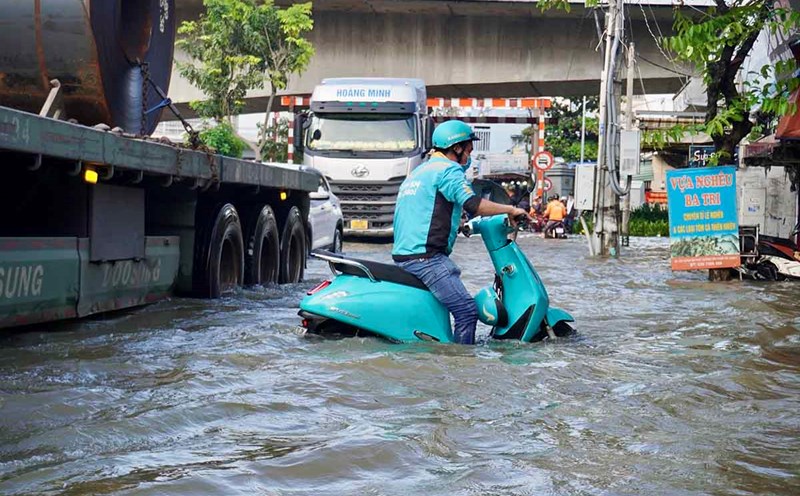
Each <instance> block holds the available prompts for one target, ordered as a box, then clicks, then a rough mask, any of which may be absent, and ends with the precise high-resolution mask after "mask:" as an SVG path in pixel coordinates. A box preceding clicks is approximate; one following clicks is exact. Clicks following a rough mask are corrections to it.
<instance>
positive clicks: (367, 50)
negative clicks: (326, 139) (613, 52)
mask: <svg viewBox="0 0 800 496" xmlns="http://www.w3.org/2000/svg"><path fill="white" fill-rule="evenodd" d="M642 1H643V3H642V4H640V3H633V2H631V3H630V4H627V5H626V15H627V17H628V22H627V23H626V24H627V26H626V27H627V29H628V32H629V33H631V36H632V41H633V42H634V43H636V49H637V53H638V54H639V56H638V62H639V66H638V70H637V77H638V76H641V79H642V83H643V85H644V87H645V88H646V92H647V93H674V92H677V91H678V90H679V89H680V88H681V86H682V85H683V83H684V81H685V80H686V78H685V77H682V76H681V74H679V73H682V74H689V73H691V72H692V70H691V68H687V67H676V66H675V65H673V63H672V62H670V61H669V60H666V59H665V57H664V56H663V55H662V53H661V51H660V50H659V49H658V47H657V46H656V42H655V40H654V36H653V35H658V34H659V33H663V34H665V35H668V34H669V33H671V31H672V29H671V28H672V9H673V4H672V3H671V2H670V1H669V0H642ZM276 3H277V4H278V5H288V4H291V3H293V0H277V1H276ZM684 4H691V5H693V6H695V7H704V6H707V5H710V4H711V2H709V1H708V0H689V1H687V2H684ZM202 9H203V7H202V0H177V11H178V12H177V14H178V19H179V21H181V20H184V19H192V18H197V17H198V15H199V14H200V12H202ZM598 19H599V23H600V27H599V29H602V26H603V25H604V19H603V13H602V12H598ZM314 23H315V24H314V30H313V32H312V33H311V34H310V36H309V37H310V39H311V41H312V42H313V44H314V47H315V48H316V55H315V57H314V58H313V59H312V62H311V65H310V67H309V69H308V70H307V71H306V72H305V73H304V74H303V75H302V76H300V77H294V78H292V79H291V81H290V85H289V88H288V89H287V90H286V91H285V92H282V94H295V95H297V94H308V93H311V90H312V89H313V87H314V85H316V84H317V83H318V82H319V81H320V80H321V79H323V78H326V77H336V76H386V77H419V78H422V79H423V80H425V82H426V83H427V85H428V92H429V96H433V97H477V98H481V97H529V96H579V95H589V94H597V93H599V88H600V80H599V78H600V72H601V69H602V63H603V61H602V56H601V54H600V52H599V51H597V50H596V49H595V48H596V46H597V44H598V25H597V24H596V22H595V18H594V15H593V13H592V11H591V10H589V9H586V8H585V7H584V6H583V3H582V2H576V3H573V5H572V9H571V11H570V12H564V11H561V10H551V11H546V12H541V11H540V10H539V8H538V7H537V5H536V1H535V0H474V1H472V0H458V1H452V0H411V1H397V0H315V1H314ZM641 91H642V90H641V84H639V83H637V84H636V92H637V93H641ZM170 94H171V96H172V98H173V99H174V100H175V101H176V102H187V101H190V100H193V99H200V98H202V95H201V94H200V93H199V92H198V91H197V90H195V89H194V88H192V87H191V86H190V85H188V83H187V82H186V81H184V80H182V79H180V78H179V77H177V76H176V77H175V78H174V79H173V84H172V87H171V89H170ZM266 95H267V92H265V91H261V92H254V93H253V94H252V95H250V98H249V100H248V106H247V109H246V111H247V112H259V111H263V109H264V108H265V106H266Z"/></svg>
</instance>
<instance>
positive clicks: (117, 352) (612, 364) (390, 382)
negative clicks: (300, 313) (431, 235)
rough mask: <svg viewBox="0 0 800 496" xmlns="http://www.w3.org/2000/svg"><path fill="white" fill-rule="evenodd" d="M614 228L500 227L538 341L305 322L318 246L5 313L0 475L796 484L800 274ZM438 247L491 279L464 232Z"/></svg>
mask: <svg viewBox="0 0 800 496" xmlns="http://www.w3.org/2000/svg"><path fill="white" fill-rule="evenodd" d="M631 244H632V246H631V248H630V249H628V250H626V252H625V255H624V257H623V258H622V259H621V260H611V261H600V260H593V259H590V258H588V257H587V250H586V246H585V241H584V240H583V239H581V238H578V237H575V238H572V239H569V240H543V239H540V238H535V237H532V236H524V237H521V238H520V245H521V246H522V247H523V249H524V250H525V251H526V252H527V253H528V254H529V256H530V257H531V259H532V260H533V262H534V264H535V266H536V267H537V269H538V270H539V272H540V274H541V276H542V279H543V280H544V281H545V283H546V284H547V286H548V290H549V293H550V297H551V302H552V303H553V304H555V305H557V306H561V307H562V308H564V309H566V310H568V311H569V312H571V313H572V314H573V315H574V316H575V317H576V319H577V326H578V328H579V331H578V333H577V334H576V335H575V336H573V337H571V338H567V339H562V340H559V341H557V342H551V343H545V344H520V343H508V342H483V343H482V344H480V345H478V346H476V347H460V346H455V345H430V344H420V345H413V346H412V345H397V344H390V343H387V342H383V341H381V340H378V339H375V338H351V339H342V340H323V339H318V338H310V337H304V336H302V335H300V334H298V333H297V332H296V331H295V326H296V325H297V324H298V317H297V316H296V312H297V305H298V302H299V300H300V298H301V297H302V296H303V294H304V292H305V291H306V290H307V289H308V288H309V287H311V286H313V285H315V284H316V283H317V282H319V281H321V280H323V279H324V278H326V277H327V276H328V274H329V272H328V268H327V266H326V265H324V264H322V263H320V262H313V263H311V265H310V266H309V271H308V272H309V273H308V276H307V279H306V282H304V283H303V284H298V285H292V286H285V287H274V288H266V289H258V290H243V291H241V292H239V293H237V294H235V295H232V296H229V297H226V298H223V299H221V300H217V301H200V300H191V299H173V300H171V301H167V302H163V303H159V304H156V305H152V306H149V307H146V308H142V309H138V310H135V311H131V312H124V313H117V314H114V315H111V316H108V317H104V318H101V319H91V320H84V321H80V322H71V323H65V324H58V325H48V326H43V327H37V328H33V329H28V330H26V331H25V332H13V333H9V332H5V333H3V334H0V494H3V495H22V494H26V495H27V494H70V495H90V494H92V495H93V494H125V495H162V494H164V495H196V494H220V495H237V494H242V495H245V494H246V495H251V494H264V495H305V494H310V495H315V496H320V495H343V494H354V495H401V496H408V495H416V494H420V495H423V494H424V495H506V494H508V495H512V494H514V495H516V494H519V495H524V494H530V495H534V494H535V495H542V494H545V495H546V494H559V495H560V494H580V495H584V494H585V495H595V494H597V495H615V494H631V495H634V494H635V495H642V494H650V495H661V494H690V495H695V494H697V495H699V494H710V495H722V494H726V495H727V494H732V495H748V494H754V495H755V494H759V495H761V494H800V413H799V412H800V376H798V372H800V332H799V331H798V329H800V311H799V310H798V304H797V302H798V296H800V284H798V283H794V284H793V283H773V284H769V283H752V282H744V283H742V282H738V281H737V282H731V283H710V282H707V281H706V280H705V275H704V274H702V273H677V274H673V273H672V272H671V271H670V270H669V263H668V258H667V257H668V252H667V240H666V239H658V238H653V239H632V240H631ZM345 250H346V251H348V252H350V253H354V254H357V255H360V256H364V257H368V258H373V259H377V260H388V259H389V245H371V244H355V243H346V244H345ZM454 259H455V260H456V262H457V263H459V264H460V265H461V267H462V269H463V272H464V274H463V277H464V279H465V282H466V284H467V286H468V288H469V289H470V290H477V289H478V288H479V287H481V286H483V285H484V284H487V283H489V282H490V281H491V273H490V269H489V266H488V264H487V261H488V257H487V256H486V254H485V252H484V251H483V245H482V244H481V242H480V240H479V239H478V238H474V237H473V238H471V239H468V240H464V239H461V240H459V242H458V245H457V248H456V251H455V253H454ZM487 332H488V328H485V327H482V328H479V334H482V335H485V334H486V333H487Z"/></svg>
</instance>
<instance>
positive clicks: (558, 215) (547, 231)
mask: <svg viewBox="0 0 800 496" xmlns="http://www.w3.org/2000/svg"><path fill="white" fill-rule="evenodd" d="M566 216H567V207H565V206H564V204H563V203H562V202H561V200H559V199H558V195H553V196H551V197H550V201H549V202H548V203H547V208H546V209H545V211H544V217H545V218H546V219H547V224H546V225H545V226H544V237H545V238H547V237H555V236H551V231H552V230H553V229H555V228H556V226H557V225H558V224H561V225H563V223H564V217H566Z"/></svg>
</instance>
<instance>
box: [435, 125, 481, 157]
mask: <svg viewBox="0 0 800 496" xmlns="http://www.w3.org/2000/svg"><path fill="white" fill-rule="evenodd" d="M477 140H478V137H477V136H475V132H474V131H473V130H472V127H470V125H469V124H467V123H466V122H463V121H458V120H453V121H446V122H443V123H441V124H439V125H438V126H436V129H434V130H433V147H434V148H438V149H439V150H447V149H448V148H450V147H451V146H453V145H457V144H458V143H463V142H465V141H477Z"/></svg>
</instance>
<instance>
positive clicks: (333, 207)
mask: <svg viewBox="0 0 800 496" xmlns="http://www.w3.org/2000/svg"><path fill="white" fill-rule="evenodd" d="M303 170H305V171H307V172H311V173H313V174H315V175H316V176H317V178H318V180H319V188H318V189H317V191H316V192H314V193H309V195H308V196H309V198H310V200H311V208H310V209H309V212H308V223H309V230H310V232H309V234H308V239H309V240H311V243H310V246H309V248H310V249H311V250H316V249H317V248H326V249H329V250H330V251H333V252H336V253H339V252H341V251H342V236H343V234H344V231H343V229H344V219H343V218H342V206H341V204H340V203H339V198H337V197H336V195H334V194H333V191H331V185H330V184H328V179H327V178H326V177H325V176H324V175H323V174H322V173H321V172H320V171H318V170H317V169H314V168H311V167H303Z"/></svg>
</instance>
